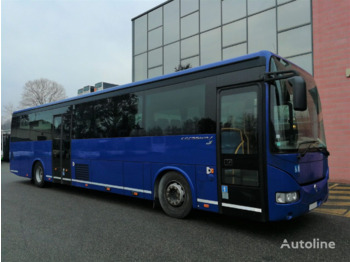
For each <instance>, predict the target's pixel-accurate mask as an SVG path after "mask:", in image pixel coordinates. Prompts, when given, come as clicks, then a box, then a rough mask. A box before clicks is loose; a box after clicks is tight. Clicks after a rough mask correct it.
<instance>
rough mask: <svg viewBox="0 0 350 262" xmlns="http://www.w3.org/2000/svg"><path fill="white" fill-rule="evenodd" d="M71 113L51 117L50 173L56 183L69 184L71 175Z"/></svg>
mask: <svg viewBox="0 0 350 262" xmlns="http://www.w3.org/2000/svg"><path fill="white" fill-rule="evenodd" d="M70 163H71V115H70V114H62V115H56V116H54V118H53V134H52V169H53V170H52V174H53V181H54V182H56V183H62V184H70V183H71V181H72V175H71V165H70Z"/></svg>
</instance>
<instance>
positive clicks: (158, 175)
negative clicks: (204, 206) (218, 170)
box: [153, 166, 197, 208]
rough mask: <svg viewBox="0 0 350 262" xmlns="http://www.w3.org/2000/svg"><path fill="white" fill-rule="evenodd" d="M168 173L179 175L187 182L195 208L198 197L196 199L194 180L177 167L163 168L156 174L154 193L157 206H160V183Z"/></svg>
mask: <svg viewBox="0 0 350 262" xmlns="http://www.w3.org/2000/svg"><path fill="white" fill-rule="evenodd" d="M168 172H176V173H179V174H180V175H182V176H183V177H184V178H185V179H186V180H187V183H188V185H189V186H190V189H191V196H192V207H193V208H195V207H196V204H197V202H196V197H195V196H196V190H195V187H194V185H193V183H192V180H191V178H190V176H189V175H188V174H187V172H185V171H184V170H183V169H181V168H179V167H176V166H166V167H163V168H161V169H159V170H158V172H157V173H156V175H155V176H154V179H153V192H154V195H153V200H154V201H155V202H156V203H157V205H158V204H159V196H158V189H159V183H160V180H161V179H162V177H163V176H164V175H165V174H167V173H168Z"/></svg>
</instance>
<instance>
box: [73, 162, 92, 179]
mask: <svg viewBox="0 0 350 262" xmlns="http://www.w3.org/2000/svg"><path fill="white" fill-rule="evenodd" d="M75 178H76V179H79V180H85V181H89V180H90V175H89V165H86V164H75Z"/></svg>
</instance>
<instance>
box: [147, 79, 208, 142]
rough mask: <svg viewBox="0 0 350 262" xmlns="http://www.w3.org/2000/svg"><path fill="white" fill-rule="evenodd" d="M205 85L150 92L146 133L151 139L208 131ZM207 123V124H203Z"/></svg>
mask: <svg viewBox="0 0 350 262" xmlns="http://www.w3.org/2000/svg"><path fill="white" fill-rule="evenodd" d="M205 91H206V87H205V85H204V84H198V85H192V86H180V87H179V86H172V87H166V88H163V89H156V90H150V91H147V92H146V95H145V108H146V115H145V131H146V134H147V135H150V136H153V135H154V136H161V135H180V134H198V133H201V125H202V130H205V125H206V122H205ZM203 120H204V121H203Z"/></svg>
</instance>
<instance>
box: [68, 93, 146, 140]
mask: <svg viewBox="0 0 350 262" xmlns="http://www.w3.org/2000/svg"><path fill="white" fill-rule="evenodd" d="M74 115H75V121H73V126H74V127H73V131H74V137H75V138H76V139H87V138H110V137H127V136H139V135H142V130H143V129H142V116H143V114H142V96H140V95H138V94H127V95H121V96H115V97H111V98H106V99H100V100H97V101H93V102H88V103H83V104H79V105H77V106H76V108H75V114H74Z"/></svg>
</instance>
